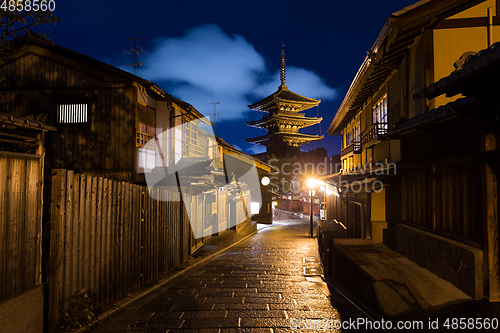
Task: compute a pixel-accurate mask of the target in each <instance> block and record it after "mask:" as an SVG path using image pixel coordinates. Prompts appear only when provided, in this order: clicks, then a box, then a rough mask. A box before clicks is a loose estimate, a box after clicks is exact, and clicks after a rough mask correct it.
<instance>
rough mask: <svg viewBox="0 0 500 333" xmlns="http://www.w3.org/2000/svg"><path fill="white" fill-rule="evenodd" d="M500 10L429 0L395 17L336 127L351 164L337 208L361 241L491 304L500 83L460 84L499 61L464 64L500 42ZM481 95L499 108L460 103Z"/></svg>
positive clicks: (346, 165)
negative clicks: (496, 90)
mask: <svg viewBox="0 0 500 333" xmlns="http://www.w3.org/2000/svg"><path fill="white" fill-rule="evenodd" d="M499 13H500V3H499V1H495V0H487V1H484V0H483V1H463V0H455V1H444V0H426V1H419V2H417V3H415V4H414V5H412V6H409V7H407V8H404V9H403V10H401V11H398V12H396V13H393V14H392V16H391V17H390V18H389V19H388V20H387V23H386V24H385V26H384V27H383V29H382V31H381V32H380V34H379V37H378V38H377V39H376V41H375V43H374V45H373V46H372V48H371V49H370V51H369V52H368V55H367V57H366V58H365V60H364V62H363V64H362V65H361V68H360V69H359V71H358V73H357V74H356V76H355V79H354V81H353V82H352V84H351V87H350V89H349V91H348V92H347V94H346V96H345V98H344V100H343V102H342V104H341V106H340V108H339V110H338V111H337V114H336V115H335V117H334V119H333V121H332V123H331V125H330V128H329V134H332V135H333V134H340V135H341V137H342V151H341V160H342V170H341V172H340V173H338V174H336V175H334V176H331V177H328V180H329V182H331V183H332V184H335V185H336V186H337V189H338V191H337V193H336V194H337V196H336V198H335V199H334V200H333V201H334V205H335V208H334V209H333V210H334V213H333V215H334V218H336V219H337V220H338V221H341V222H343V223H344V224H345V225H347V227H348V234H349V236H350V237H357V238H367V239H372V240H373V241H374V242H384V243H385V244H386V245H388V246H390V247H391V248H393V249H395V250H396V251H398V252H400V253H401V254H403V255H405V256H407V257H408V258H410V259H411V260H413V261H414V262H416V263H417V264H419V265H421V266H423V267H424V268H427V269H429V270H430V271H432V272H433V273H435V274H437V275H438V276H440V277H442V278H444V279H445V280H448V281H449V282H451V283H452V284H454V285H455V286H457V287H458V288H459V289H461V290H462V291H464V292H465V293H467V294H468V295H469V296H471V297H473V298H476V299H482V298H483V297H486V298H488V299H490V300H498V299H500V294H499V292H498V291H499V290H500V289H499V287H498V283H499V282H498V265H499V262H498V238H497V237H498V215H495V214H497V213H495V212H496V210H497V205H498V203H497V200H498V199H497V197H496V194H495V193H496V191H497V185H496V178H495V177H496V176H494V175H495V172H494V171H491V168H493V166H494V163H493V162H492V161H493V160H495V157H491V156H494V155H495V153H494V152H495V151H496V150H495V149H496V148H491V145H492V143H491V142H494V141H495V139H494V137H495V135H496V138H498V127H496V129H494V128H495V126H497V125H494V122H493V123H491V122H492V120H493V119H495V117H498V109H495V107H493V106H491V105H494V103H495V102H494V95H493V93H492V92H493V90H492V89H491V88H492V87H493V86H495V85H494V84H493V82H492V78H493V76H491V77H489V79H484V80H483V77H482V76H476V77H481V79H472V76H470V79H469V77H467V80H469V81H468V82H469V84H471V83H472V82H474V85H475V86H476V90H474V91H472V90H467V88H465V87H464V86H462V85H461V84H462V81H461V80H459V81H460V84H458V83H457V82H458V81H454V80H455V79H454V78H456V77H457V76H458V75H465V74H461V73H466V72H467V73H468V74H467V75H469V74H471V73H472V72H475V73H474V74H471V75H476V74H478V73H479V72H481V70H477V71H475V69H476V68H478V66H480V65H479V64H482V63H483V62H484V61H489V60H488V59H490V58H489V57H486V56H477V58H476V59H477V60H476V61H474V63H473V64H471V65H470V66H464V67H463V69H462V70H460V71H456V72H454V70H455V68H456V67H457V68H461V66H462V65H463V63H464V61H465V60H466V59H467V56H468V55H469V53H467V52H470V51H474V52H478V51H479V50H481V49H485V48H488V47H489V46H490V45H491V44H492V43H493V42H494V41H496V40H500V27H499V24H500V21H499V20H498V17H500V16H499ZM486 53H488V52H484V51H483V52H482V53H480V55H481V54H483V55H484V54H486ZM464 54H465V55H464ZM488 54H490V55H491V54H492V52H491V51H490V52H489V53H488ZM454 64H455V67H454ZM450 73H451V74H450ZM444 77H446V79H442V78H444ZM450 80H451V81H454V82H455V83H456V84H455V85H454V86H453V87H451V85H449V84H448V82H449V81H450ZM426 87H427V88H426ZM469 87H472V86H469ZM479 87H480V88H479ZM424 88H425V89H424ZM422 89H424V90H422ZM481 91H482V93H481V98H485V99H486V100H488V102H486V104H487V105H488V106H487V107H485V105H486V104H480V105H479V106H478V105H477V104H475V102H473V101H472V100H471V99H470V98H467V99H465V100H464V99H459V98H460V94H464V95H466V96H469V95H471V96H473V95H474V94H478V93H480V92H481ZM423 97H426V98H423ZM471 98H477V96H474V97H471ZM488 103H489V104H488ZM495 112H496V113H495ZM495 114H496V116H495ZM452 118H453V119H452ZM495 131H497V132H495ZM495 133H496V134H495ZM487 142H489V143H487ZM488 149H493V150H492V151H493V152H492V153H490V154H489V155H488V154H486V153H485V152H486V151H488ZM487 155H488V156H490V157H488V158H487V157H486V156H487ZM496 156H498V155H496ZM496 158H497V157H496ZM488 159H489V160H488ZM487 160H488V161H489V162H488V161H487ZM488 170H490V171H488ZM491 184H493V186H491ZM495 198H496V199H495ZM484 200H486V201H484Z"/></svg>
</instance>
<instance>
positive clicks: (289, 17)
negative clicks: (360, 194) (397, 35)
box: [36, 0, 415, 154]
mask: <svg viewBox="0 0 500 333" xmlns="http://www.w3.org/2000/svg"><path fill="white" fill-rule="evenodd" d="M414 2H415V1H413V0H399V1H396V0H392V1H391V0H379V1H373V0H358V1H352V0H351V1H336V0H316V1H293V0H288V1H282V0H266V1H262V0H252V1H228V0H223V1H216V0H215V1H189V0H187V1H172V0H167V1H165V0H163V1H160V0H143V1H132V0H120V1H118V0H106V1H96V0H88V1H57V0H56V11H55V14H56V15H57V16H58V17H59V18H60V19H61V23H59V24H57V25H55V26H48V25H47V26H40V27H39V28H37V29H36V30H37V31H41V32H44V33H46V34H48V35H50V36H52V37H53V40H54V42H55V43H57V44H59V45H62V46H64V47H67V48H70V49H72V50H75V51H77V52H81V53H83V54H86V55H89V56H91V57H94V58H97V59H99V60H102V61H105V62H107V63H109V64H111V65H114V66H117V67H120V66H123V65H127V64H131V63H132V62H133V59H132V56H131V55H125V54H123V53H122V52H121V51H124V50H126V49H129V48H130V47H131V46H132V44H131V43H129V42H128V41H127V39H128V38H142V39H141V40H139V41H138V45H140V46H141V47H142V48H143V49H144V50H145V51H146V52H147V53H148V54H149V56H146V55H144V59H140V60H142V62H143V67H141V68H139V69H137V70H136V74H137V75H139V76H142V77H144V78H146V79H150V80H152V81H154V82H155V83H157V84H158V85H159V86H161V87H162V88H164V89H165V90H166V91H167V92H169V93H171V94H172V95H174V96H176V97H178V98H180V99H183V100H185V101H186V102H188V103H190V104H193V105H194V106H195V107H196V108H197V109H198V110H199V111H200V112H202V113H204V114H205V115H207V114H208V113H211V112H212V113H213V105H211V104H210V103H211V102H219V103H220V104H219V105H217V112H220V113H221V114H222V116H221V117H220V118H219V119H217V128H216V132H217V133H216V134H217V135H219V136H221V137H222V138H223V139H224V140H226V141H227V142H229V143H230V144H233V145H236V146H237V147H238V148H240V149H242V150H244V151H246V152H250V153H251V152H257V151H258V150H256V149H254V148H252V146H254V145H251V144H247V143H245V141H244V138H245V137H254V136H260V135H264V134H265V133H266V132H265V131H263V130H258V129H253V128H249V127H248V126H247V125H246V123H245V121H246V120H251V119H257V118H259V117H261V116H262V115H261V114H259V113H257V112H254V111H248V112H247V109H246V104H250V103H253V102H255V101H257V100H259V99H261V98H263V97H265V96H267V95H270V94H271V93H273V92H274V91H275V90H276V89H277V87H278V80H279V77H278V70H279V66H280V55H281V44H282V43H283V42H284V43H285V47H286V62H287V85H288V87H289V89H291V90H292V91H294V92H296V93H298V94H301V95H305V96H307V97H311V98H317V99H321V100H322V103H321V104H320V106H319V111H318V110H317V109H316V108H314V109H311V110H309V111H308V112H306V115H308V116H316V115H317V113H318V112H319V115H320V116H321V117H323V121H322V123H321V134H323V135H325V139H323V140H322V141H320V142H318V143H315V144H311V145H308V146H303V150H309V149H312V148H316V147H325V148H327V149H328V152H329V154H335V153H338V151H339V148H340V144H339V140H338V138H335V137H330V136H329V135H328V134H327V132H326V131H327V129H328V126H329V125H330V123H331V121H332V119H333V117H334V115H335V112H336V111H337V108H338V107H339V105H340V103H341V102H342V99H343V97H344V95H345V93H346V92H347V89H348V88H349V85H350V83H351V81H352V79H353V78H354V75H355V74H356V72H357V70H358V69H359V67H360V65H361V63H362V61H363V59H364V57H365V55H366V51H367V50H368V49H369V48H370V47H371V46H372V44H373V42H374V41H375V38H376V37H377V35H378V34H379V32H380V30H381V29H382V27H383V25H384V23H385V21H386V20H387V18H388V17H389V16H390V15H391V13H393V12H395V11H398V10H400V9H402V8H404V7H405V6H408V5H411V4H413V3H414ZM123 69H126V70H131V67H124V68H123ZM302 132H303V133H309V134H319V132H320V128H319V126H318V125H315V126H312V127H310V128H308V129H305V130H302ZM254 147H255V146H254Z"/></svg>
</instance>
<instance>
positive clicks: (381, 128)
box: [361, 122, 389, 144]
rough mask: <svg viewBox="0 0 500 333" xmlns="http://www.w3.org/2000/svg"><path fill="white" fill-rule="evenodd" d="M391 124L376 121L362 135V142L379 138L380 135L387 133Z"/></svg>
mask: <svg viewBox="0 0 500 333" xmlns="http://www.w3.org/2000/svg"><path fill="white" fill-rule="evenodd" d="M388 129H389V124H388V123H386V122H383V123H382V122H380V123H375V124H374V125H373V126H372V127H370V129H368V130H367V131H365V132H364V133H363V135H362V136H361V143H362V144H365V143H367V142H368V141H370V140H372V139H375V138H378V137H379V136H380V135H383V134H387V130H388Z"/></svg>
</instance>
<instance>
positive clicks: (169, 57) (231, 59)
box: [141, 24, 336, 120]
mask: <svg viewBox="0 0 500 333" xmlns="http://www.w3.org/2000/svg"><path fill="white" fill-rule="evenodd" d="M141 73H142V75H143V76H144V77H145V78H147V79H149V80H151V81H154V82H156V83H157V84H159V85H160V86H161V84H162V83H167V84H168V86H169V87H171V88H170V89H169V90H168V92H169V93H171V94H172V95H173V96H175V97H177V98H180V99H182V100H184V101H186V102H188V103H190V104H192V105H194V107H196V108H197V109H198V110H199V111H200V112H202V113H204V114H205V115H208V114H209V113H213V111H214V109H213V105H211V104H210V103H214V102H219V103H220V104H218V105H217V106H216V112H218V113H220V114H221V116H220V118H219V119H217V120H224V119H225V120H231V119H244V118H246V117H245V113H246V112H247V111H248V107H247V105H248V104H251V103H253V102H256V101H257V100H258V99H260V98H262V97H265V96H267V95H270V94H272V93H273V92H275V91H276V89H277V87H278V85H279V72H277V73H274V75H269V70H268V69H267V68H266V66H265V61H264V57H263V56H262V55H261V54H259V53H258V52H257V51H256V50H255V48H254V47H253V45H252V44H250V43H248V42H247V41H246V40H245V38H243V37H242V36H239V35H228V34H226V33H225V32H224V31H222V29H221V28H219V27H218V26H216V25H213V24H208V25H203V26H200V27H197V28H194V29H192V30H189V31H188V32H187V33H186V35H185V36H182V37H170V38H165V39H162V40H159V41H158V43H157V46H156V48H155V50H154V51H153V52H150V57H148V58H146V59H145V60H144V67H143V69H142V71H141ZM262 78H264V80H265V82H262ZM287 85H288V87H289V89H290V90H292V91H294V92H296V93H298V94H300V95H304V96H307V97H311V98H321V99H333V98H335V96H336V91H335V89H332V88H330V87H328V86H327V85H326V84H325V83H324V81H323V80H322V79H321V78H320V77H319V76H318V75H317V74H315V73H314V72H312V71H308V70H306V69H302V68H296V67H287Z"/></svg>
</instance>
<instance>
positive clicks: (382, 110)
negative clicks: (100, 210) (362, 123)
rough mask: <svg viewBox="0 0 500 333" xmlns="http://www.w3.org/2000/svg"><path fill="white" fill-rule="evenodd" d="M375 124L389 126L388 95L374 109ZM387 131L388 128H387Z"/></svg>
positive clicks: (373, 119)
mask: <svg viewBox="0 0 500 333" xmlns="http://www.w3.org/2000/svg"><path fill="white" fill-rule="evenodd" d="M372 121H373V124H384V125H383V126H384V127H386V126H387V95H386V96H384V97H383V98H382V99H381V100H380V101H379V102H378V103H377V104H375V106H374V107H373V109H372ZM386 129H387V128H386Z"/></svg>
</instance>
